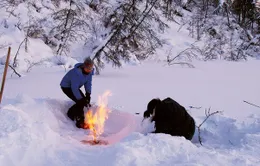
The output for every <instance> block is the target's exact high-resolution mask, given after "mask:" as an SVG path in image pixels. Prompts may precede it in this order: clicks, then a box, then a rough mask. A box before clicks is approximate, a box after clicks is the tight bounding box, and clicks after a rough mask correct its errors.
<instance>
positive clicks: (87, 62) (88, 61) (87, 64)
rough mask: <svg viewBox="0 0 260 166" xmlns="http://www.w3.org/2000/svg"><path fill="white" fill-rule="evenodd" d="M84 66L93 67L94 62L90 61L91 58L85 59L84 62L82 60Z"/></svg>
mask: <svg viewBox="0 0 260 166" xmlns="http://www.w3.org/2000/svg"><path fill="white" fill-rule="evenodd" d="M84 64H85V65H86V66H89V65H91V66H92V65H93V64H94V62H93V61H92V60H91V58H90V57H87V58H86V59H85V60H84Z"/></svg>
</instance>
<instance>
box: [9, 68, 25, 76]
mask: <svg viewBox="0 0 260 166" xmlns="http://www.w3.org/2000/svg"><path fill="white" fill-rule="evenodd" d="M8 66H9V67H10V68H11V69H13V71H14V73H15V74H16V75H18V77H22V76H21V75H20V74H19V73H18V72H17V71H16V70H15V68H14V67H13V66H11V65H8ZM12 75H13V74H12Z"/></svg>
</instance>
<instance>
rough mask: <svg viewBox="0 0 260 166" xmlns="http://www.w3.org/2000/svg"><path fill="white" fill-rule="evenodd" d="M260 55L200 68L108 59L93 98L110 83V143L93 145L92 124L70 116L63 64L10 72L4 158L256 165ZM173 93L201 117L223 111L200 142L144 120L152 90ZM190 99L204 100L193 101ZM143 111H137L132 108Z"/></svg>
mask: <svg viewBox="0 0 260 166" xmlns="http://www.w3.org/2000/svg"><path fill="white" fill-rule="evenodd" d="M259 64H260V62H259V61H249V62H238V63H234V62H221V61H215V62H207V63H203V62H194V65H195V66H196V68H183V67H180V66H165V63H163V62H157V63H156V62H149V61H147V62H145V63H143V64H141V65H138V66H125V67H124V68H122V69H113V68H110V67H107V68H106V69H105V70H104V71H103V72H102V74H101V75H99V76H96V75H95V76H94V78H93V94H92V101H93V102H96V101H97V98H98V95H101V94H102V93H104V91H105V90H110V91H111V92H112V96H110V97H109V98H108V101H109V105H108V106H109V108H111V110H112V112H111V113H110V114H109V118H108V120H107V121H106V125H105V132H104V134H103V135H102V137H101V138H102V139H104V140H107V141H108V142H109V143H110V145H108V146H90V145H86V144H82V143H81V142H80V141H82V140H88V139H90V136H89V135H88V131H86V130H82V129H77V128H76V127H75V126H74V125H73V123H72V122H71V121H70V120H69V119H68V118H67V117H66V116H65V113H66V110H67V109H68V107H69V106H70V105H71V104H72V102H70V101H69V100H68V98H67V97H66V96H65V95H64V94H62V92H61V90H60V88H59V82H60V80H61V78H62V76H63V75H64V74H65V72H64V69H63V68H58V67H53V68H48V69H46V68H40V67H36V68H34V70H32V71H31V72H30V73H27V75H25V76H24V77H22V78H17V77H15V76H13V77H12V78H11V77H10V74H11V70H10V71H9V72H8V79H7V82H6V89H5V91H4V98H3V103H2V105H1V111H0V114H1V115H0V164H1V165H4V166H5V165H8V166H12V165H41V166H45V165H46V166H47V165H106V164H107V165H254V166H255V165H257V164H258V163H259V162H260V159H259V155H260V150H259V149H260V142H259V140H260V110H259V108H256V107H253V106H251V105H248V104H246V103H244V102H243V100H247V101H249V102H252V103H256V104H257V103H260V101H259V99H260V95H259V93H258V92H259V90H260V87H259V85H260V79H259V77H257V74H258V72H259V66H260V65H259ZM168 96H169V97H172V98H173V99H175V100H176V101H178V102H179V103H181V104H182V105H183V106H185V107H186V108H187V109H188V110H189V113H190V114H191V115H192V116H193V117H194V118H195V120H196V123H197V125H199V124H200V123H201V122H202V120H203V119H204V118H205V115H204V110H205V109H207V108H209V107H211V109H212V111H224V112H223V114H217V115H214V116H212V117H211V118H209V120H208V121H207V122H206V123H205V124H204V125H203V126H202V131H201V132H202V133H201V134H202V141H203V146H201V145H200V144H199V142H198V137H197V134H198V133H197V132H196V134H195V136H194V138H193V140H192V141H191V142H190V141H187V140H185V139H184V138H182V137H171V136H168V135H164V134H156V135H154V134H147V131H151V129H152V127H153V125H152V124H149V123H148V121H144V122H143V123H142V122H141V121H142V113H143V111H144V110H145V109H146V104H147V103H148V102H149V100H151V99H152V98H154V97H160V98H164V97H168ZM189 106H195V107H202V108H201V109H195V108H193V109H190V108H189ZM136 112H139V113H140V114H139V115H136V114H135V113H136Z"/></svg>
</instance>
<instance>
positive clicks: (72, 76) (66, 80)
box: [60, 63, 94, 100]
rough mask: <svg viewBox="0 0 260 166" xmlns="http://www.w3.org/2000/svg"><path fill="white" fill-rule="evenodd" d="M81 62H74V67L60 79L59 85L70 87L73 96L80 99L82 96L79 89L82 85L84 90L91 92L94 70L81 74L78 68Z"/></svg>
mask: <svg viewBox="0 0 260 166" xmlns="http://www.w3.org/2000/svg"><path fill="white" fill-rule="evenodd" d="M82 64H83V63H77V64H75V66H74V68H73V69H71V70H70V71H69V72H68V73H67V74H66V75H65V76H64V77H63V78H62V80H61V83H60V86H61V87H64V88H71V90H72V92H73V94H74V96H75V97H76V98H77V99H78V100H80V99H81V98H82V96H81V93H80V91H79V89H80V88H81V87H82V86H83V85H84V87H85V91H86V92H88V93H90V94H91V89H92V76H93V75H94V70H93V71H92V72H91V73H89V74H88V75H86V74H83V73H82V70H81V69H80V68H79V66H80V65H82Z"/></svg>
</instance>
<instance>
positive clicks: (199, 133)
mask: <svg viewBox="0 0 260 166" xmlns="http://www.w3.org/2000/svg"><path fill="white" fill-rule="evenodd" d="M210 109H211V108H209V109H208V110H207V109H205V115H206V118H205V119H204V120H203V122H202V123H201V124H200V125H199V126H197V128H198V138H199V142H200V144H201V145H202V141H201V132H200V128H201V126H202V125H203V124H204V123H205V122H206V121H207V120H208V118H209V117H210V116H212V115H215V114H218V113H222V111H215V112H212V113H210Z"/></svg>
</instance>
